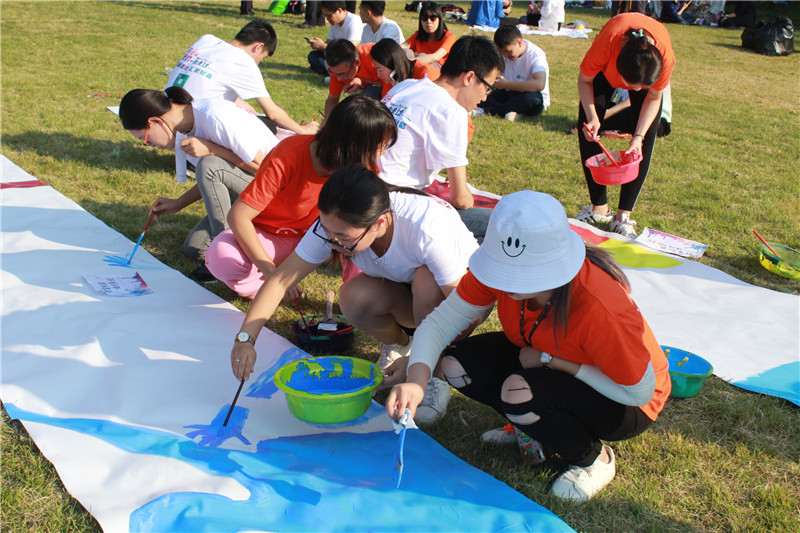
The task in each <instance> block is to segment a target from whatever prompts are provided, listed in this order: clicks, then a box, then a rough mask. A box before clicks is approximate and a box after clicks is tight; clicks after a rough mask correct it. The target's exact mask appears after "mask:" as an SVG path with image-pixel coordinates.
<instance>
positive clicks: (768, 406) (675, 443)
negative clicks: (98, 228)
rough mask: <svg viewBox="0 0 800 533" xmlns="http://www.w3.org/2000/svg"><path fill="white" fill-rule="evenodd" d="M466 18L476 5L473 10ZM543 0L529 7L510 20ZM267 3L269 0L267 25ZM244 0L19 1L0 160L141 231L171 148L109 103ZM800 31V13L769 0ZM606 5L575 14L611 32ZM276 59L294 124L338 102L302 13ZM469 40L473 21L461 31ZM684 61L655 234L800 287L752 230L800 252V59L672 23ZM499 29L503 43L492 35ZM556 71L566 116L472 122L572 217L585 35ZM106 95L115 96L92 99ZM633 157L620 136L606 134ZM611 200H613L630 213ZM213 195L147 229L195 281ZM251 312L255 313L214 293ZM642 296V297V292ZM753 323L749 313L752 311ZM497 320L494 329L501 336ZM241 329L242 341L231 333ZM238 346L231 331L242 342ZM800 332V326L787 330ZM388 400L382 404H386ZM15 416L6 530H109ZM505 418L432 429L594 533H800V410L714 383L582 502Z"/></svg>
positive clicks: (504, 174)
mask: <svg viewBox="0 0 800 533" xmlns="http://www.w3.org/2000/svg"><path fill="white" fill-rule="evenodd" d="M459 4H462V5H463V6H464V8H465V9H466V7H467V3H466V2H460V3H459ZM526 4H527V2H516V3H515V7H514V12H513V15H516V16H519V15H522V14H524V10H525V5H526ZM267 5H268V3H267V2H256V6H255V7H256V11H257V13H258V14H260V15H265V14H266V13H265V9H266V6H267ZM403 5H404V3H403V2H390V3H389V6H388V9H387V15H388V16H389V17H390V18H392V19H394V20H395V21H397V22H398V23H399V24H400V25H401V27H402V28H403V31H404V34H405V35H406V37H409V36H410V35H411V34H412V33H413V32H414V31H415V29H416V26H417V23H416V14H412V13H407V12H405V11H403ZM238 9H239V4H238V2H200V3H192V2H126V1H115V2H103V3H95V2H3V3H2V7H1V8H0V39H1V41H0V46H1V50H2V63H1V65H0V83H1V84H2V85H1V87H2V108H1V109H0V119H1V121H2V126H1V130H0V131H1V133H2V138H1V139H0V142H1V144H0V147H1V149H2V153H3V155H5V156H7V157H8V158H9V159H11V160H12V161H13V162H15V163H16V164H18V165H19V166H21V167H22V168H23V169H25V170H26V171H27V172H29V173H30V174H32V175H34V176H36V177H37V178H39V179H41V180H42V181H44V182H46V183H48V184H49V185H52V186H53V187H55V188H56V189H57V190H58V191H60V192H62V193H63V194H65V195H66V196H68V197H70V198H72V199H73V200H75V201H76V202H78V203H79V204H80V205H82V206H83V207H84V208H85V209H86V210H87V211H89V212H91V213H92V214H94V215H95V216H97V217H98V218H100V219H101V220H103V221H104V222H105V223H107V224H108V225H110V226H111V227H113V228H114V229H117V230H118V231H120V232H122V233H123V234H125V235H126V236H128V237H129V238H131V239H132V240H135V239H136V237H137V236H138V233H139V232H140V231H141V228H142V225H143V224H144V221H145V220H146V218H147V212H148V209H149V207H150V205H151V204H152V202H153V200H154V199H155V198H156V197H157V196H173V197H176V196H178V195H180V194H181V192H183V191H184V190H185V188H186V185H185V184H178V183H175V180H174V177H173V172H174V159H173V156H172V154H171V153H168V152H163V151H158V150H155V149H152V148H148V147H145V146H142V144H141V142H140V141H136V140H135V139H133V138H132V137H131V136H130V135H128V133H127V132H125V131H124V130H123V129H122V127H121V126H120V124H119V120H118V119H117V117H116V116H114V115H113V114H111V113H109V112H108V111H106V110H105V107H106V106H108V105H117V103H118V101H119V96H121V95H122V94H124V93H125V92H127V91H128V90H130V89H133V88H136V87H144V88H162V87H163V86H164V84H165V83H166V80H167V77H166V73H165V68H171V67H173V66H174V65H175V63H176V62H177V60H178V59H179V58H180V57H181V55H182V54H183V53H184V51H185V50H186V49H187V48H188V46H189V45H190V44H191V43H192V42H194V40H196V39H197V38H198V37H199V36H201V35H203V34H205V33H213V34H215V35H217V36H219V37H221V38H223V39H226V40H227V39H231V38H233V36H234V35H235V34H236V32H237V31H238V30H239V28H241V26H243V25H244V24H245V22H246V21H247V18H246V17H240V16H239V15H238ZM759 9H760V14H761V16H764V17H766V18H770V19H772V18H774V16H775V15H776V14H777V11H778V10H779V9H783V10H784V11H787V12H788V14H789V16H790V17H791V18H792V19H793V20H794V21H796V22H797V21H800V4H795V3H790V4H789V5H788V6H775V5H773V4H771V3H765V4H763V5H762V4H759ZM608 16H609V12H608V11H607V10H593V9H568V10H567V21H572V20H576V19H580V20H583V21H585V22H586V23H587V24H588V26H589V27H591V28H594V29H595V30H599V28H600V27H601V26H602V24H603V23H604V22H605V21H606V20H607V19H608ZM266 18H268V20H270V22H272V24H273V25H274V26H275V29H276V30H277V32H278V36H279V42H278V50H277V52H276V54H275V56H274V57H273V58H270V59H268V60H267V61H265V62H263V63H262V65H261V70H262V72H263V73H264V76H265V78H266V80H267V87H268V89H269V90H270V92H271V94H272V97H273V98H274V99H275V101H276V102H277V103H278V104H279V105H281V106H282V107H284V108H285V109H286V110H287V111H288V112H289V114H290V115H291V116H292V117H293V118H295V119H297V120H309V119H311V118H312V117H314V115H315V114H316V113H317V110H319V109H321V108H322V106H323V103H324V100H325V96H326V93H327V88H326V87H325V86H324V85H323V82H322V79H321V77H319V76H317V75H315V74H313V73H312V72H311V71H310V70H309V69H308V68H307V61H306V55H307V53H308V46H307V45H306V44H305V40H304V39H303V37H304V36H307V37H314V36H319V37H322V38H324V37H325V36H326V35H327V29H324V28H317V29H314V30H301V29H298V28H297V27H296V24H297V23H298V22H301V21H302V18H301V17H296V16H291V15H268V14H266ZM450 29H452V30H453V31H454V32H455V33H456V34H457V35H465V34H468V33H470V31H471V30H469V28H467V27H466V26H464V25H463V24H451V25H450ZM669 29H670V34H671V36H672V39H673V46H674V49H675V53H676V56H677V65H676V68H675V71H674V74H673V78H672V98H673V132H672V134H671V135H670V136H668V137H667V138H665V139H662V140H659V141H658V142H657V143H656V149H655V154H654V156H653V164H652V166H651V171H650V176H649V177H648V181H647V183H646V184H645V186H644V189H643V192H642V195H641V196H640V198H639V201H638V204H637V206H636V211H635V213H634V215H635V216H634V218H635V219H636V220H638V227H639V228H640V229H641V228H644V227H645V226H648V227H651V228H654V229H658V230H662V231H666V232H669V233H672V234H675V235H679V236H682V237H686V238H689V239H693V240H697V241H701V242H704V243H706V244H708V245H709V249H708V251H707V252H706V255H705V256H704V257H703V258H702V259H701V261H702V262H703V263H705V264H707V265H710V266H713V267H715V268H718V269H720V270H722V271H724V272H727V273H728V274H731V275H733V276H735V277H737V278H739V279H742V280H744V281H746V282H748V283H752V284H755V285H759V286H762V287H767V288H769V289H773V290H778V291H784V292H789V293H793V294H798V293H799V292H800V283H798V282H796V281H795V282H793V281H790V280H786V279H784V278H780V277H777V276H774V275H773V274H770V273H768V272H767V271H765V270H764V269H762V268H761V267H760V266H759V265H758V262H757V243H756V240H755V238H754V236H753V235H752V232H751V230H752V229H757V230H758V231H759V232H760V233H761V234H762V235H763V236H764V237H765V238H766V239H767V240H770V241H774V242H780V243H783V244H785V245H787V246H790V247H792V248H795V249H800V231H798V214H800V194H798V193H799V192H800V191H798V188H799V187H798V186H799V185H800V179H799V178H800V172H798V170H797V164H798V159H799V157H798V156H799V155H800V147H799V146H798V140H799V139H800V116H799V115H800V113H798V109H799V108H800V107H799V104H800V55H798V54H794V55H792V56H790V57H778V58H770V57H765V56H760V55H757V54H755V53H752V52H749V51H746V50H744V49H742V48H741V46H740V38H739V36H740V33H741V32H739V31H732V30H723V29H717V28H704V27H686V26H674V25H673V26H670V28H669ZM486 35H487V36H488V34H486ZM527 38H528V39H529V40H531V41H532V42H534V43H535V44H537V45H539V46H540V47H542V48H543V49H544V50H545V52H546V53H547V56H548V61H549V63H550V69H551V71H550V74H551V81H550V89H551V99H552V105H551V107H550V108H549V109H548V110H547V111H546V112H545V113H544V115H543V116H541V117H537V118H535V119H530V118H529V119H524V120H521V121H518V122H515V123H509V122H506V121H503V120H501V119H497V118H492V117H478V118H476V119H475V121H474V122H475V126H476V132H475V136H474V138H473V141H472V143H471V145H470V148H469V154H468V156H469V159H470V165H469V167H468V169H467V172H468V176H469V179H470V182H471V183H473V184H474V185H475V186H477V187H479V188H482V189H486V190H489V191H493V192H496V193H499V194H506V193H510V192H513V191H516V190H520V189H526V188H528V189H533V190H538V191H542V192H546V193H548V194H551V195H553V196H555V197H556V198H558V199H559V200H560V201H561V202H562V203H563V204H564V206H565V208H566V210H567V213H568V214H570V215H574V214H576V213H577V212H578V211H579V210H580V208H581V206H582V205H584V204H586V203H588V193H587V192H586V188H585V184H584V181H583V175H582V172H581V169H580V160H579V155H578V146H577V144H578V143H577V139H576V138H575V136H570V135H567V134H566V131H567V130H568V129H569V127H570V126H571V124H572V123H574V122H575V121H576V119H577V107H578V94H577V89H576V78H577V74H578V65H579V63H580V61H581V59H582V57H583V55H584V54H585V52H586V50H587V49H588V47H589V43H590V41H589V40H586V39H568V38H553V37H546V36H529V37H527ZM93 94H106V95H108V96H107V97H105V98H89V97H87V95H93ZM605 144H606V145H610V146H609V148H610V149H619V148H621V147H622V146H623V145H624V143H623V142H622V141H611V140H609V141H607V142H606V143H605ZM615 194H616V191H615V190H614V189H613V188H612V189H611V202H612V204H615V202H616V196H615ZM202 212H203V207H202V203H198V204H195V205H194V206H191V207H190V208H187V209H186V210H184V211H183V212H181V213H179V214H176V215H171V216H167V217H166V218H164V219H162V220H161V221H159V222H158V223H157V224H154V225H153V226H151V228H150V229H149V231H148V234H147V238H146V239H145V242H144V244H143V245H144V246H145V247H146V248H147V249H148V250H149V251H150V252H151V253H152V254H154V255H155V256H156V257H157V258H158V259H160V260H161V261H163V262H164V263H166V264H167V265H169V266H171V267H173V268H175V269H177V270H180V271H181V272H184V273H188V272H190V271H191V270H193V269H194V267H195V266H196V264H195V263H194V262H193V261H191V260H188V259H187V258H185V257H184V256H183V255H182V253H181V243H182V242H183V239H184V237H185V235H186V234H187V233H188V232H189V230H190V229H191V228H192V227H193V226H194V224H195V223H196V221H197V220H198V218H199V217H200V216H201V215H202ZM337 286H338V285H337V273H336V271H335V269H334V268H333V267H323V268H320V269H319V270H318V271H317V272H316V273H315V274H313V275H312V276H311V277H310V278H309V279H307V280H306V282H305V283H304V289H305V296H304V307H305V308H306V309H307V311H308V312H321V311H322V309H324V302H325V292H326V291H327V290H329V289H334V290H335V289H336V288H337ZM209 288H210V290H213V291H214V292H216V293H217V294H219V295H220V296H222V297H223V298H225V299H227V300H228V301H230V302H232V303H233V304H234V305H236V306H237V307H239V308H240V309H242V310H246V308H247V305H248V303H247V302H246V301H243V300H242V299H240V298H238V297H237V296H236V295H235V294H234V293H233V292H231V291H230V290H228V289H227V288H225V287H223V286H221V284H219V283H218V284H215V285H210V286H209ZM635 296H636V295H635V294H634V298H635ZM743 312H746V310H743ZM294 319H296V311H295V310H294V309H292V308H281V309H280V310H279V312H278V313H277V314H276V316H275V317H274V318H273V320H272V321H271V322H270V324H269V327H270V328H272V329H273V330H274V331H277V332H278V333H280V334H283V335H287V334H288V324H289V322H290V321H292V320H294ZM498 328H499V323H498V322H497V319H496V317H493V318H492V319H491V320H490V321H489V322H488V323H487V324H485V325H484V326H483V330H496V329H498ZM223 334H225V335H227V334H229V332H224V333H223ZM230 334H231V335H232V334H233V333H232V332H230ZM786 334H787V335H797V334H798V331H797V330H795V331H787V332H786ZM378 349H379V347H378V346H377V344H375V342H374V341H372V340H371V339H369V338H367V337H366V336H364V335H359V337H358V339H357V341H356V344H355V346H354V348H353V352H352V353H353V354H357V355H360V356H364V357H367V358H370V359H373V360H374V359H375V358H376V357H377V354H378ZM380 399H382V397H379V400H380ZM2 416H3V421H2V461H3V463H2V467H3V468H2V505H1V506H0V509H1V510H2V515H1V516H0V518H1V519H2V523H3V529H4V530H9V531H87V530H89V531H91V530H99V526H98V525H97V523H96V522H95V521H94V519H93V518H92V517H91V515H89V513H88V512H86V511H85V510H84V509H83V508H82V507H81V505H80V504H79V503H78V502H76V501H75V500H74V499H72V498H71V496H70V495H69V494H68V493H67V492H66V491H65V490H64V488H63V486H62V485H61V483H60V481H59V479H58V476H57V474H56V472H55V470H54V469H53V467H52V465H50V463H49V462H48V461H47V460H46V459H44V458H43V457H42V456H41V454H39V452H38V450H37V449H36V446H35V445H34V444H33V443H32V441H31V440H30V438H29V437H28V435H27V433H26V432H25V430H24V428H23V427H22V426H21V425H20V424H19V423H18V422H15V421H10V420H9V419H8V416H7V415H6V413H5V411H3V415H2ZM501 424H502V420H501V419H500V418H499V417H498V416H497V415H496V414H494V413H493V412H491V411H489V410H488V409H485V408H482V407H481V406H479V405H476V404H474V403H472V402H470V401H468V400H466V399H464V398H463V397H458V396H457V395H456V396H454V401H453V402H452V404H451V409H450V410H449V413H448V415H447V417H446V418H445V419H444V420H443V421H442V422H440V423H439V424H437V425H436V426H434V427H432V428H429V429H428V432H429V433H430V434H431V435H433V436H434V437H435V438H436V439H437V440H438V441H439V442H441V443H442V444H443V445H444V446H446V447H447V448H448V449H450V450H451V451H452V452H453V453H455V454H456V455H458V456H459V457H461V458H463V459H465V460H466V461H468V462H470V463H471V464H473V465H476V466H477V467H479V468H481V469H483V470H485V471H487V472H489V473H490V474H492V475H493V476H495V477H497V478H498V479H500V480H502V481H504V482H506V483H508V484H509V485H511V486H512V487H514V488H515V489H517V490H519V491H520V492H522V493H524V494H525V495H527V496H528V497H530V498H531V499H533V500H535V501H537V502H539V503H541V504H543V505H545V506H546V507H548V508H550V509H552V510H553V511H554V512H555V513H556V514H558V515H559V516H560V517H562V518H563V519H564V520H565V521H566V522H567V523H568V524H570V525H571V526H572V527H573V528H575V529H577V530H581V531H632V530H635V531H659V532H660V531H748V532H749V531H800V417H798V409H797V407H795V406H793V405H791V404H789V403H787V402H784V401H782V400H778V399H776V398H771V397H766V396H761V395H757V394H751V393H748V392H745V391H742V390H740V389H737V388H734V387H732V386H730V385H728V384H727V383H725V382H723V381H722V380H719V379H716V378H711V379H710V380H707V382H706V385H705V386H704V387H703V389H702V390H701V392H700V394H699V395H698V396H697V397H695V398H692V399H686V400H674V399H673V400H670V401H669V402H668V403H667V406H666V408H665V410H664V412H663V414H662V416H661V418H660V419H659V421H658V422H657V423H656V424H655V425H654V426H653V428H652V429H651V430H650V431H648V432H647V433H645V434H644V435H642V436H640V437H637V438H635V439H632V440H630V441H627V442H623V443H617V444H614V449H615V451H616V452H617V456H618V472H617V477H616V479H615V480H614V482H613V483H612V484H611V485H610V486H609V488H608V489H607V490H606V491H604V492H603V493H602V494H601V495H600V496H599V497H598V498H596V499H595V500H593V501H592V502H590V503H588V504H585V505H573V504H566V503H563V502H560V501H558V500H555V499H553V498H551V497H550V496H549V495H548V494H547V491H548V488H549V484H550V482H551V481H552V479H553V477H554V476H555V475H556V474H557V473H558V472H559V471H560V469H561V468H562V465H560V464H559V463H558V462H557V461H556V460H551V461H549V462H547V463H545V465H543V466H542V467H537V468H534V469H529V468H524V467H523V465H522V464H521V460H520V457H519V452H518V450H517V449H516V448H513V447H512V448H508V449H497V448H494V447H488V446H486V445H483V444H481V443H480V442H479V436H480V434H481V433H482V432H483V431H485V430H487V429H490V428H492V427H496V426H499V425H501Z"/></svg>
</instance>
